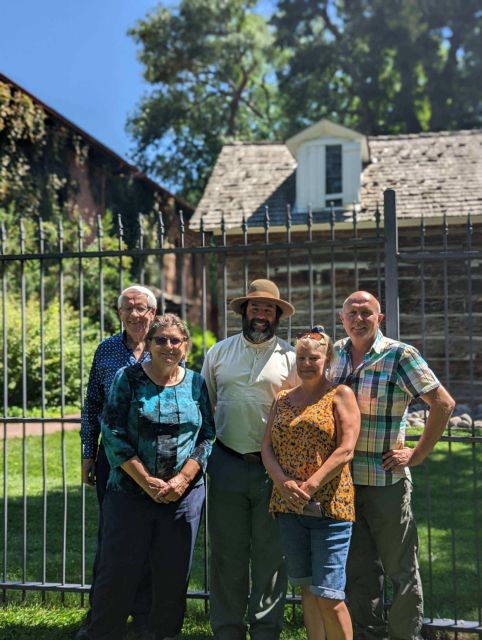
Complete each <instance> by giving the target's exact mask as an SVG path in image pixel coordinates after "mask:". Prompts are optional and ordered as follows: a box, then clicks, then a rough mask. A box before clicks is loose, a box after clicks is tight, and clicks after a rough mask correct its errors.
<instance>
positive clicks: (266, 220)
mask: <svg viewBox="0 0 482 640" xmlns="http://www.w3.org/2000/svg"><path fill="white" fill-rule="evenodd" d="M269 223H270V219H269V207H268V205H266V206H265V208H264V230H265V231H268V230H269Z"/></svg>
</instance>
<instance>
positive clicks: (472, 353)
mask: <svg viewBox="0 0 482 640" xmlns="http://www.w3.org/2000/svg"><path fill="white" fill-rule="evenodd" d="M466 232H467V251H472V237H473V233H474V228H473V225H472V216H471V213H470V212H469V214H468V215H467V227H466ZM467 319H468V325H469V326H468V327H467V333H468V353H469V396H470V402H471V403H472V405H474V404H475V386H474V384H475V383H474V378H475V371H474V367H475V353H476V351H475V345H474V309H473V288H472V261H471V260H470V259H469V260H467Z"/></svg>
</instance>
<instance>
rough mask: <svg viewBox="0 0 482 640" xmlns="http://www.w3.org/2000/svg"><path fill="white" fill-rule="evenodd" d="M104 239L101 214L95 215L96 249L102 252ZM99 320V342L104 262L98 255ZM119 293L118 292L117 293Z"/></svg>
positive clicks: (102, 310)
mask: <svg viewBox="0 0 482 640" xmlns="http://www.w3.org/2000/svg"><path fill="white" fill-rule="evenodd" d="M103 237H104V226H103V223H102V214H100V213H99V214H97V249H98V250H99V251H102V244H103V243H102V238H103ZM98 264H99V318H100V342H102V340H103V339H104V330H105V318H104V316H105V312H104V261H103V259H102V255H99V262H98ZM119 293H120V291H119Z"/></svg>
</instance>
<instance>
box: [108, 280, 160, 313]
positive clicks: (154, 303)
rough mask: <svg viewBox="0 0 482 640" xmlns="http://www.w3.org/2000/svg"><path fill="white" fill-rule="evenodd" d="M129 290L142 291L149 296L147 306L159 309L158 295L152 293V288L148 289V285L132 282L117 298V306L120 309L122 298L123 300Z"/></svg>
mask: <svg viewBox="0 0 482 640" xmlns="http://www.w3.org/2000/svg"><path fill="white" fill-rule="evenodd" d="M128 291H135V292H136V293H140V294H142V295H144V296H146V298H147V306H148V307H150V308H151V309H157V300H156V296H155V295H154V294H153V293H152V291H151V290H150V289H148V288H147V287H143V286H142V285H140V284H131V285H129V286H128V287H127V288H126V289H124V290H123V291H122V292H121V294H120V296H119V297H118V298H117V308H118V309H120V308H121V307H122V300H123V298H124V296H125V294H126V293H127V292H128Z"/></svg>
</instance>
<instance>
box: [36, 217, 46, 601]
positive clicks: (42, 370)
mask: <svg viewBox="0 0 482 640" xmlns="http://www.w3.org/2000/svg"><path fill="white" fill-rule="evenodd" d="M38 231H39V251H40V253H41V254H43V253H44V251H45V230H44V224H43V220H42V218H39V226H38ZM39 266H40V377H41V403H42V407H41V417H42V444H41V446H42V582H43V583H44V584H45V582H46V581H47V495H48V493H47V443H46V440H45V422H44V418H45V409H46V387H45V330H44V326H45V320H44V318H45V262H44V260H43V258H40V265H39ZM44 599H45V592H44V591H43V592H42V600H44Z"/></svg>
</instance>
